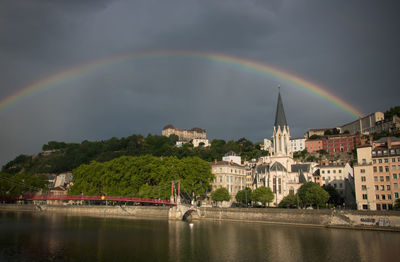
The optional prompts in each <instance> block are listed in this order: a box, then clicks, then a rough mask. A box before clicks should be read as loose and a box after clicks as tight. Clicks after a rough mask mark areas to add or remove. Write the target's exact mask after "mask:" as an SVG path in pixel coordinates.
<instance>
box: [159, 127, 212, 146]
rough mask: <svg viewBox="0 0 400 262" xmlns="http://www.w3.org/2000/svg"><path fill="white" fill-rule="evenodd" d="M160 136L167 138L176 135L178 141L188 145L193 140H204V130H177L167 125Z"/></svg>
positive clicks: (195, 128)
mask: <svg viewBox="0 0 400 262" xmlns="http://www.w3.org/2000/svg"><path fill="white" fill-rule="evenodd" d="M161 133H162V135H163V136H166V137H169V136H170V135H177V136H178V137H179V141H182V142H184V143H189V142H190V141H191V140H193V139H196V138H198V139H206V130H204V129H201V128H198V127H194V128H192V129H189V130H186V129H178V128H175V127H174V126H173V125H167V126H165V127H164V128H163V130H162V132H161Z"/></svg>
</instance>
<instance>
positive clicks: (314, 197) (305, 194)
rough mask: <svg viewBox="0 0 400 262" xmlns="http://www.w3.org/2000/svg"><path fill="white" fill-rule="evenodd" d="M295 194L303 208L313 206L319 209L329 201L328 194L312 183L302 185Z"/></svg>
mask: <svg viewBox="0 0 400 262" xmlns="http://www.w3.org/2000/svg"><path fill="white" fill-rule="evenodd" d="M297 194H298V196H299V199H300V201H301V203H302V204H303V206H308V205H311V206H313V205H314V206H316V207H317V208H319V206H322V205H325V203H326V202H327V201H328V199H329V193H328V192H326V191H325V190H324V189H323V188H321V187H320V186H319V185H318V184H316V183H313V182H307V183H305V184H303V185H302V186H301V187H300V188H299V190H298V193H297Z"/></svg>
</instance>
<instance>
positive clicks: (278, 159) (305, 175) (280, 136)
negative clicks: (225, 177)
mask: <svg viewBox="0 0 400 262" xmlns="http://www.w3.org/2000/svg"><path fill="white" fill-rule="evenodd" d="M315 165H316V164H315V163H297V162H296V161H295V160H294V159H293V152H291V146H290V128H289V125H288V124H287V121H286V115H285V110H284V107H283V102H282V97H281V94H280V92H279V93H278V103H277V107H276V114H275V123H274V128H273V134H272V145H271V148H270V155H269V156H266V157H263V158H261V159H260V160H259V161H258V164H257V165H256V166H255V167H254V170H253V172H254V175H253V177H254V180H253V189H255V188H257V187H259V186H265V187H269V188H271V190H272V192H273V193H274V200H273V202H272V203H271V204H272V205H274V206H277V205H278V204H279V203H280V201H282V199H283V198H284V197H285V196H287V195H289V194H295V193H297V190H298V189H299V188H300V187H301V185H302V184H304V183H305V182H309V181H312V178H313V176H312V174H313V171H314V168H315Z"/></svg>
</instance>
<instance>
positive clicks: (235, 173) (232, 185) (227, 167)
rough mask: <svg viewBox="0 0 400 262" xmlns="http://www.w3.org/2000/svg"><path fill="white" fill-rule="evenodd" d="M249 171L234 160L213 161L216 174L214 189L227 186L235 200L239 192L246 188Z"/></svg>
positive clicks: (212, 167) (212, 166)
mask: <svg viewBox="0 0 400 262" xmlns="http://www.w3.org/2000/svg"><path fill="white" fill-rule="evenodd" d="M248 171H249V170H247V169H246V167H245V166H242V165H238V164H236V163H234V162H233V161H231V162H228V161H214V162H213V163H211V172H212V173H213V174H214V176H215V178H214V181H213V183H212V190H213V191H214V190H216V189H218V188H221V187H225V188H226V189H228V191H229V194H230V195H231V197H232V200H234V199H235V196H236V194H237V192H238V191H239V190H243V189H245V188H246V178H247V175H248Z"/></svg>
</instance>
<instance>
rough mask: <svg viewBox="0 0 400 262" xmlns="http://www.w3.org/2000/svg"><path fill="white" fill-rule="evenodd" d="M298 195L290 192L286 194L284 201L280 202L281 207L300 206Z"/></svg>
mask: <svg viewBox="0 0 400 262" xmlns="http://www.w3.org/2000/svg"><path fill="white" fill-rule="evenodd" d="M298 202H299V199H298V196H297V195H293V194H289V195H287V196H285V197H284V198H283V199H282V201H281V202H280V203H279V207H281V208H296V207H297V206H298Z"/></svg>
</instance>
